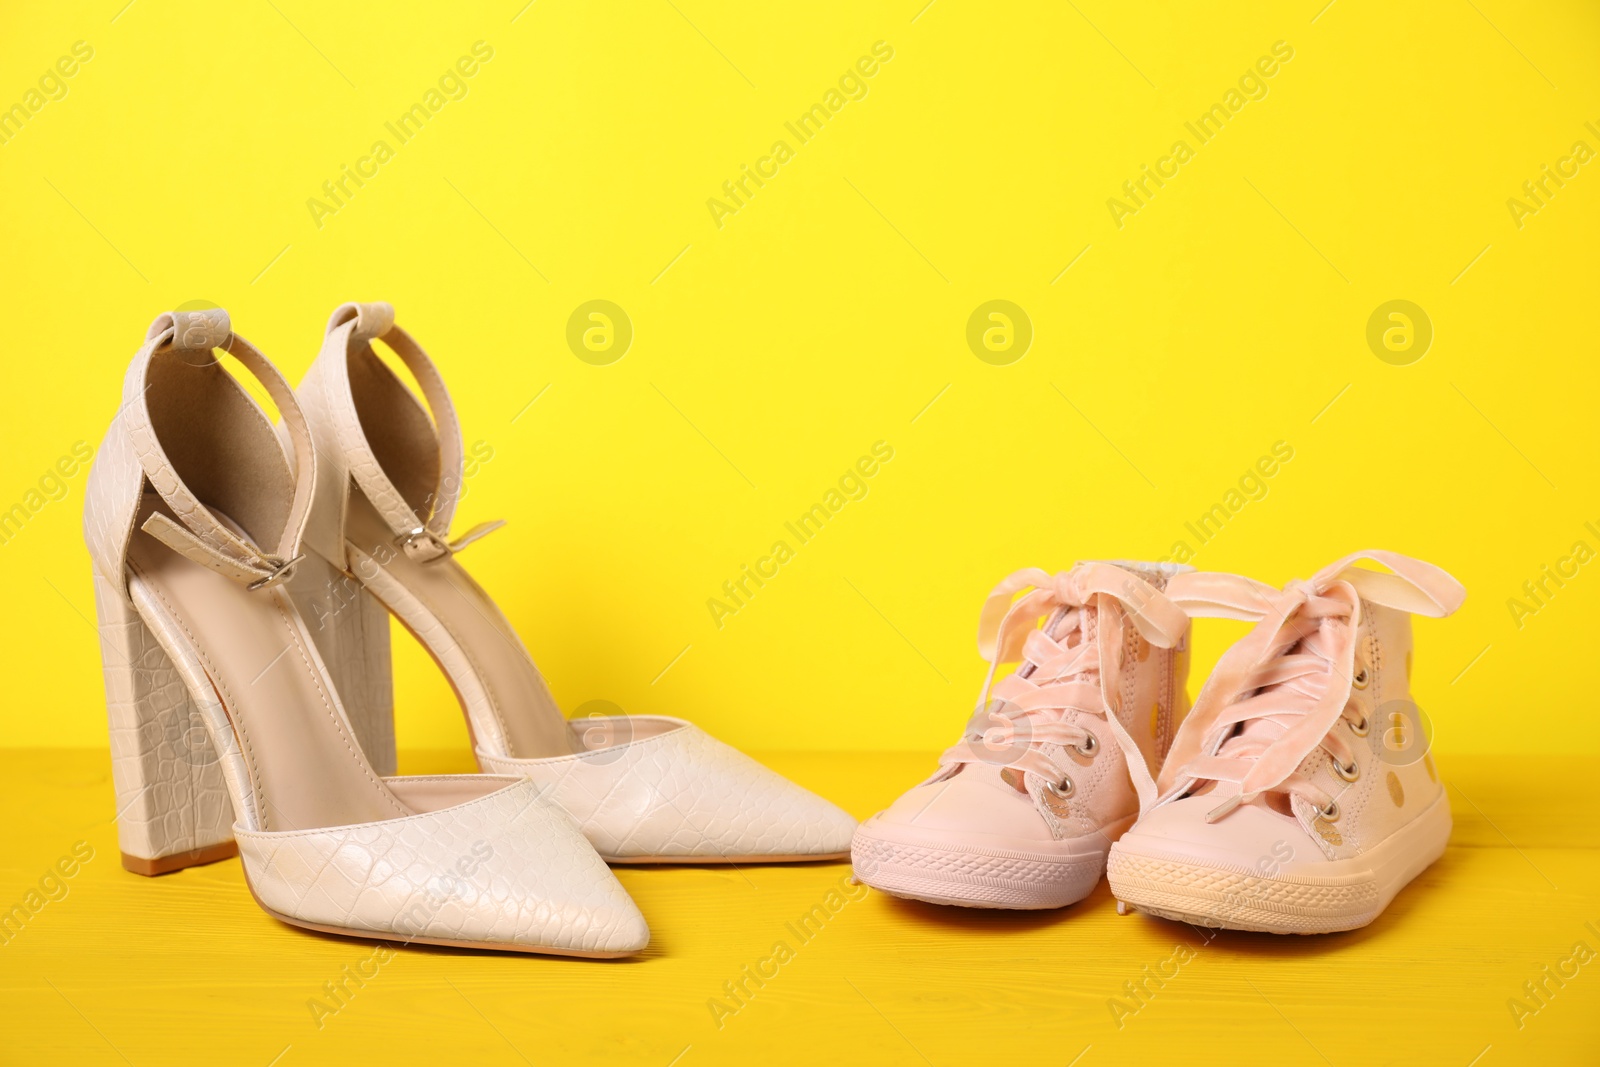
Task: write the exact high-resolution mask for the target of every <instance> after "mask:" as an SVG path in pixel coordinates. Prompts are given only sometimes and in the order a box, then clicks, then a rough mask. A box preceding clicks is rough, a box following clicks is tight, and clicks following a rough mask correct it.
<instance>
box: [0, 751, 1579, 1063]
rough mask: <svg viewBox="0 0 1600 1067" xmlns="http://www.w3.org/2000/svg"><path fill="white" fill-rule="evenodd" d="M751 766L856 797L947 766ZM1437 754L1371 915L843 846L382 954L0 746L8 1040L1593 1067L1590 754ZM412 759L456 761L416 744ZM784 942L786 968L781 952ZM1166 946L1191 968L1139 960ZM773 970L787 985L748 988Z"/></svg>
mask: <svg viewBox="0 0 1600 1067" xmlns="http://www.w3.org/2000/svg"><path fill="white" fill-rule="evenodd" d="M764 758H765V760H766V762H767V763H768V764H769V765H771V766H773V767H775V768H777V769H778V770H780V771H782V772H784V773H786V774H789V775H790V776H792V777H793V778H795V779H796V780H798V781H800V782H802V783H803V784H805V785H808V786H810V787H812V788H814V789H817V790H819V791H820V792H822V793H824V794H825V795H828V796H829V797H831V798H833V799H836V800H837V801H839V802H840V803H842V804H843V805H844V806H846V807H847V808H849V809H850V810H851V811H852V812H854V813H855V814H857V815H862V816H864V815H866V814H869V813H870V812H871V811H873V810H875V809H876V808H877V807H879V806H881V805H883V804H884V803H886V802H887V801H888V800H890V799H891V798H892V797H893V796H894V795H895V794H896V793H897V792H899V791H900V790H901V789H903V788H904V787H905V786H906V785H907V784H908V783H910V782H912V781H914V780H915V779H916V778H917V777H918V776H919V775H920V774H922V773H923V772H924V770H925V769H926V768H927V767H929V766H930V765H931V759H932V757H931V756H930V755H928V754H891V755H883V754H878V755H871V754H860V753H857V754H850V755H832V754H814V753H813V754H793V753H790V754H780V753H769V754H766V755H765V757H764ZM1440 764H1441V769H1442V771H1443V772H1444V774H1445V777H1446V781H1447V782H1448V784H1449V785H1450V795H1451V801H1452V804H1453V806H1454V811H1455V818H1456V829H1455V836H1454V838H1453V840H1452V842H1451V847H1450V850H1449V851H1448V852H1447V853H1446V855H1445V857H1444V858H1443V859H1442V860H1441V861H1440V862H1439V863H1438V864H1436V865H1435V866H1434V867H1433V868H1432V869H1431V870H1429V871H1428V872H1427V873H1426V874H1425V875H1423V876H1422V877H1421V878H1420V879H1419V880H1418V881H1417V882H1415V883H1413V884H1412V886H1411V887H1410V888H1409V889H1407V890H1406V891H1405V892H1404V893H1402V894H1401V896H1400V897H1399V898H1398V899H1397V900H1396V902H1395V903H1394V905H1393V906H1391V907H1390V908H1389V910H1388V911H1387V912H1386V913H1385V914H1384V915H1383V916H1382V917H1381V918H1380V919H1379V920H1378V921H1377V922H1376V923H1374V924H1373V925H1371V926H1370V927H1368V928H1367V929H1365V930H1361V931H1358V932H1355V933H1350V934H1342V935H1334V936H1329V937H1320V938H1288V937H1270V936H1267V935H1256V934H1235V933H1212V934H1211V935H1210V936H1209V939H1208V936H1207V935H1206V934H1204V933H1202V932H1200V931H1197V930H1195V929H1192V928H1190V927H1188V926H1184V925H1181V924H1175V923H1169V922H1164V921H1159V920H1153V919H1148V918H1145V917H1142V916H1130V917H1126V918H1120V917H1118V916H1117V914H1116V912H1115V909H1114V906H1113V901H1112V899H1111V896H1110V894H1109V892H1108V891H1107V890H1106V888H1105V886H1104V884H1103V883H1102V885H1101V887H1100V889H1099V890H1097V891H1096V892H1095V894H1094V895H1093V896H1091V897H1090V898H1089V899H1088V900H1086V901H1084V902H1083V903H1081V904H1079V905H1077V906H1075V907H1071V908H1067V909H1065V910H1062V911H1057V912H1044V913H1005V912H975V911H967V910H961V909H945V908H937V907H933V906H925V905H919V904H914V903H908V902H904V901H898V900H893V899H890V898H887V897H885V896H883V895H882V894H878V893H875V892H870V891H868V890H866V889H865V888H864V887H858V886H852V885H850V884H849V883H848V881H847V876H848V867H847V866H846V865H845V864H813V865H806V866H794V867H750V868H743V869H734V868H728V867H723V868H692V867H669V868H647V869H627V868H624V869H622V870H620V872H619V876H620V877H621V879H622V882H623V884H624V885H626V886H627V888H628V890H629V892H631V893H632V894H633V896H634V898H635V899H636V900H637V901H638V903H639V906H640V908H641V909H642V910H643V911H644V914H645V916H646V917H647V918H648V919H649V921H650V925H651V928H652V930H653V931H654V939H653V941H652V942H651V945H650V947H649V949H648V950H647V951H646V952H645V953H644V954H643V955H642V956H640V957H638V958H636V959H633V960H628V961H617V962H591V961H580V960H564V959H548V958H540V957H528V956H511V955H498V954H493V953H474V952H465V951H456V950H444V949H424V948H399V949H397V950H395V951H394V952H393V953H392V954H389V953H384V952H377V953H376V954H375V945H374V943H368V942H359V941H353V940H346V939H342V938H337V937H328V936H318V935H312V934H307V933H305V932H303V931H300V930H297V929H293V928H290V927H288V926H285V925H282V924H281V923H278V922H276V921H274V920H272V919H270V918H269V917H268V916H267V915H266V914H264V913H263V912H262V911H261V910H260V909H259V908H258V907H256V905H255V904H254V903H253V902H252V900H251V899H250V895H249V893H248V891H247V890H246V888H245V885H244V882H243V879H242V877H241V874H240V870H239V864H238V861H237V860H229V861H227V862H224V863H218V864H214V865H212V866H209V867H202V868H197V869H192V870H188V871H184V872H181V873H178V874H175V875H171V876H168V877H164V878H157V879H148V878H140V877H137V876H135V875H131V874H128V873H126V872H124V871H123V870H122V869H121V867H120V866H119V864H118V860H117V845H116V835H115V830H114V828H113V826H112V825H111V824H110V822H109V821H108V816H109V815H110V813H111V810H112V805H111V783H110V778H109V766H108V762H107V758H106V755H105V753H104V752H98V751H79V750H72V751H30V750H10V751H5V752H0V825H3V826H4V827H5V840H6V842H7V846H6V848H5V849H4V852H3V854H0V909H5V910H9V909H10V908H11V907H12V906H13V905H14V904H19V903H24V902H25V901H28V900H30V899H31V901H32V902H33V903H34V904H38V902H39V901H40V900H41V899H44V900H46V901H47V902H46V903H45V904H44V905H43V906H42V907H39V908H37V911H36V913H35V914H33V915H32V917H31V918H30V919H29V920H28V921H27V923H26V925H25V926H23V928H22V929H21V930H20V932H18V931H16V930H15V929H14V928H13V927H9V926H8V927H6V928H5V929H6V933H5V935H4V936H5V937H6V938H7V940H6V941H5V943H4V944H0V992H3V1001H4V1004H5V1008H4V1011H3V1013H0V1017H3V1023H0V1061H3V1062H5V1063H29V1064H33V1063H44V1062H61V1063H131V1064H137V1065H141V1067H142V1065H145V1064H160V1063H188V1062H206V1063H230V1064H232V1063H239V1064H255V1065H259V1067H266V1065H268V1064H274V1063H275V1064H281V1065H283V1067H296V1065H299V1064H310V1063H346V1064H349V1063H375V1062H382V1063H385V1064H399V1063H413V1062H416V1063H424V1062H427V1063H441V1062H443V1063H456V1064H470V1063H477V1062H484V1063H522V1062H526V1063H533V1064H547V1063H576V1062H589V1061H593V1062H615V1063H638V1064H649V1065H653V1067H668V1065H671V1064H679V1065H682V1067H698V1065H701V1064H713V1063H770V1062H783V1063H788V1062H819V1063H864V1062H871V1063H881V1064H923V1063H927V1064H937V1065H939V1067H944V1065H947V1064H948V1065H954V1064H968V1063H982V1064H1008V1065H1020V1064H1053V1065H1059V1067H1066V1065H1068V1064H1077V1065H1079V1067H1098V1065H1100V1064H1110V1063H1183V1064H1186V1065H1188V1064H1208V1063H1218V1064H1232V1065H1237V1064H1256V1063H1262V1062H1266V1061H1270V1062H1274V1063H1308V1064H1323V1063H1326V1064H1334V1065H1338V1067H1344V1065H1346V1064H1374V1063H1396V1064H1413V1063H1441V1064H1453V1065H1456V1067H1468V1065H1469V1064H1477V1065H1481V1067H1496V1065H1499V1064H1507V1063H1535V1062H1537V1063H1541V1064H1568V1063H1574V1064H1597V1063H1600V955H1594V954H1593V952H1591V950H1593V951H1594V952H1600V831H1597V829H1596V822H1595V818H1594V810H1595V808H1594V800H1595V798H1594V795H1593V790H1592V783H1591V778H1592V770H1591V769H1590V768H1589V767H1588V765H1587V762H1586V761H1584V760H1582V759H1577V758H1572V759H1566V758H1518V759H1513V760H1495V761H1491V760H1488V759H1485V758H1481V757H1480V758H1472V757H1454V758H1450V757H1444V758H1441V760H1440ZM402 769H403V770H407V771H411V772H418V771H436V770H467V769H469V768H468V767H467V766H466V764H465V756H464V755H461V754H455V753H450V754H438V753H410V754H408V756H406V757H403V761H402ZM79 842H84V843H85V844H83V845H79V844H78V843H79ZM75 847H76V848H77V850H78V853H79V855H80V856H82V855H87V854H88V852H89V850H90V849H91V848H92V850H93V855H92V858H90V859H88V860H87V862H82V863H79V864H77V865H76V872H75V874H74V875H73V876H72V877H71V878H69V879H61V880H60V882H59V883H56V882H48V881H47V884H46V886H45V888H46V889H48V890H50V891H51V894H52V895H53V897H54V899H51V898H50V897H49V896H46V895H45V894H44V893H43V892H41V893H40V895H39V896H35V897H32V898H30V897H29V893H30V891H31V890H37V889H39V888H40V882H41V879H43V878H44V877H45V875H46V873H47V872H48V871H50V870H52V869H53V868H54V865H55V863H56V861H57V860H58V859H61V858H62V857H65V856H71V855H72V854H73V851H74V848H75ZM67 866H68V867H69V868H73V867H74V864H72V863H69V864H68V865H67ZM819 908H820V909H821V910H816V909H819ZM807 915H810V916H812V918H811V920H810V922H809V923H806V924H802V919H803V918H804V917H805V916H807ZM779 942H782V943H783V944H784V946H785V948H786V951H784V952H782V953H779V954H778V955H779V956H780V957H781V960H782V962H780V963H778V964H776V965H775V964H773V963H771V962H766V961H769V960H772V959H773V957H774V947H775V945H776V944H777V943H779ZM1580 944H1581V945H1582V946H1583V947H1582V948H1579V947H1578V946H1579V945H1580ZM1180 946H1186V950H1185V951H1181V952H1180V951H1178V949H1179V947H1180ZM1191 954H1192V958H1189V957H1190V956H1191ZM1175 957H1176V958H1178V959H1180V960H1181V959H1187V962H1182V963H1181V966H1178V970H1177V974H1176V975H1175V976H1173V977H1170V978H1166V979H1162V980H1161V982H1160V984H1157V982H1154V981H1147V980H1146V976H1147V975H1149V974H1151V973H1155V972H1156V971H1157V965H1158V964H1159V965H1160V968H1159V970H1160V971H1164V972H1166V973H1169V974H1170V973H1171V971H1172V970H1173V968H1174V966H1175V964H1174V963H1173V962H1169V961H1171V960H1173V959H1174V958H1175ZM758 964H759V967H760V970H761V971H764V972H765V973H767V974H769V975H772V977H770V978H766V979H761V980H760V981H761V982H762V984H761V985H759V986H758V985H757V984H756V982H755V981H751V980H749V979H748V978H747V977H746V976H747V975H748V974H749V973H751V970H752V969H755V968H757V965H758ZM775 966H776V974H775V975H774V974H773V970H774V967H775ZM1591 972H1593V973H1591ZM363 975H365V977H363ZM352 976H354V977H352ZM330 983H332V985H331V986H330ZM730 983H732V984H734V985H735V986H736V985H737V984H739V983H742V984H743V987H744V989H745V990H748V991H749V993H748V994H745V993H740V994H739V996H738V998H737V999H735V998H734V997H732V996H730V994H729V988H730V986H729V984H730ZM1127 983H1133V984H1134V985H1135V986H1139V985H1142V987H1143V989H1144V990H1145V992H1144V993H1143V995H1142V996H1141V998H1140V999H1135V998H1134V997H1132V996H1130V994H1129V989H1128V985H1127ZM1525 983H1532V984H1533V988H1534V989H1535V990H1537V991H1539V992H1538V998H1537V999H1535V998H1534V997H1533V996H1532V995H1530V992H1529V987H1528V986H1527V985H1525ZM340 985H342V989H343V991H342V992H338V993H337V995H333V994H330V989H332V988H333V987H335V986H340ZM1541 986H1542V990H1541V989H1540V987H1541ZM1517 1003H1520V1004H1521V1005H1522V1008H1521V1009H1520V1010H1517V1009H1516V1008H1515V1005H1516V1004H1517ZM718 1005H720V1007H719V1006H718Z"/></svg>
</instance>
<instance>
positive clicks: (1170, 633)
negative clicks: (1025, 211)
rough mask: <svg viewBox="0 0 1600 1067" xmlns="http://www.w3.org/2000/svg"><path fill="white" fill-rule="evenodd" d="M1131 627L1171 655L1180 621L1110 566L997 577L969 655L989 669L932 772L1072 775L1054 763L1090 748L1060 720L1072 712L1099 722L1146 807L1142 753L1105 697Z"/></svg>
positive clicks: (1114, 682)
mask: <svg viewBox="0 0 1600 1067" xmlns="http://www.w3.org/2000/svg"><path fill="white" fill-rule="evenodd" d="M1023 591H1025V592H1024V595H1022V596H1021V597H1019V598H1017V599H1016V600H1015V601H1013V599H1012V598H1013V597H1014V596H1016V594H1017V593H1018V592H1023ZM1041 617H1042V618H1045V619H1046V623H1045V626H1044V628H1042V629H1041V628H1039V621H1040V619H1041ZM1130 623H1131V624H1132V625H1133V627H1134V628H1135V629H1137V630H1138V632H1139V634H1140V636H1142V637H1143V638H1144V639H1145V640H1146V641H1149V642H1150V643H1151V644H1152V645H1155V646H1157V647H1158V648H1171V647H1172V646H1173V645H1175V644H1177V643H1178V642H1179V641H1180V640H1182V638H1183V635H1184V632H1185V630H1186V628H1187V626H1188V619H1187V617H1186V616H1185V615H1184V612H1183V609H1181V608H1180V607H1178V605H1177V604H1175V603H1173V601H1172V600H1170V599H1169V598H1168V597H1167V596H1165V595H1163V594H1162V592H1161V591H1160V590H1158V589H1156V588H1155V587H1154V586H1152V585H1151V584H1149V583H1148V582H1146V581H1144V580H1143V579H1141V578H1139V577H1138V576H1137V575H1135V574H1133V573H1132V572H1130V571H1127V570H1124V569H1123V568H1121V567H1118V566H1115V565H1113V564H1109V563H1080V564H1078V565H1077V566H1075V567H1073V568H1072V570H1070V571H1065V572H1062V573H1059V574H1055V575H1051V574H1049V573H1048V572H1046V571H1044V570H1041V569H1039V568H1037V567H1030V568H1027V569H1024V570H1020V571H1017V572H1016V573H1014V574H1011V575H1009V576H1007V577H1006V578H1005V579H1003V580H1002V581H1001V582H1000V583H999V584H998V585H996V586H995V587H994V589H993V590H992V591H991V592H990V593H989V597H988V599H987V600H986V601H985V602H984V605H983V612H982V615H981V617H980V619H979V623H978V652H979V654H980V655H982V656H983V658H984V659H985V660H987V661H988V663H989V673H988V675H987V676H986V677H985V678H984V682H983V690H982V692H981V693H980V694H979V698H978V712H977V714H975V715H974V716H973V720H972V722H971V723H970V724H969V727H968V730H967V733H966V735H965V736H964V737H963V738H962V740H961V741H960V742H959V743H958V744H956V745H955V746H954V747H952V748H950V749H949V750H947V751H946V752H945V753H944V755H942V756H941V757H940V758H939V763H940V766H941V767H950V766H953V765H956V764H966V763H988V764H993V765H996V766H1001V767H1012V768H1015V769H1017V770H1019V771H1022V772H1024V773H1025V774H1033V775H1037V776H1039V777H1040V778H1042V779H1043V780H1044V781H1045V782H1047V783H1049V784H1051V785H1055V784H1057V783H1060V782H1062V781H1064V780H1066V779H1067V775H1068V774H1069V772H1070V771H1071V769H1072V768H1071V767H1070V766H1068V765H1064V764H1061V763H1058V762H1057V761H1056V759H1055V758H1054V755H1055V753H1061V752H1063V750H1065V749H1067V748H1076V749H1078V751H1079V752H1081V753H1083V754H1085V755H1088V754H1090V753H1092V752H1093V751H1094V749H1095V747H1096V746H1097V745H1098V740H1097V739H1096V738H1095V737H1094V735H1093V734H1091V733H1090V732H1089V731H1088V730H1087V729H1085V728H1084V727H1083V726H1081V725H1079V724H1078V723H1076V722H1074V721H1070V720H1068V719H1067V718H1066V714H1067V713H1068V712H1078V713H1080V714H1084V715H1092V716H1095V717H1096V718H1099V719H1103V720H1105V722H1106V725H1107V727H1108V728H1109V730H1110V732H1111V735H1112V737H1113V738H1115V739H1116V743H1117V746H1118V748H1120V749H1121V751H1122V754H1123V756H1124V757H1125V758H1126V761H1127V764H1128V772H1129V774H1130V775H1132V777H1133V782H1134V788H1135V789H1136V791H1137V792H1138V794H1139V798H1140V807H1141V809H1142V808H1143V807H1145V806H1146V805H1147V804H1149V803H1151V802H1153V801H1154V798H1155V795H1156V785H1155V780H1154V779H1153V778H1152V777H1151V775H1150V771H1149V768H1148V766H1147V765H1146V763H1145V756H1144V753H1143V752H1142V751H1141V750H1140V749H1139V746H1138V743H1137V742H1135V741H1134V739H1133V738H1132V737H1131V736H1129V734H1128V731H1127V730H1126V729H1125V728H1124V727H1123V725H1122V723H1121V721H1120V720H1119V719H1118V718H1117V714H1116V712H1117V709H1116V708H1115V707H1113V706H1112V704H1111V702H1110V700H1109V699H1108V697H1107V695H1106V694H1107V693H1111V692H1116V691H1117V690H1118V689H1119V688H1120V685H1119V682H1120V678H1121V668H1122V664H1121V662H1120V659H1121V653H1122V650H1123V648H1124V638H1125V635H1126V632H1127V631H1126V630H1125V627H1126V626H1127V625H1128V624H1130ZM1018 660H1021V661H1022V665H1021V666H1019V667H1018V668H1017V670H1016V671H1015V672H1013V673H1012V674H1010V675H1009V676H1007V677H1006V678H1004V679H1002V680H1001V681H1000V683H999V684H998V685H996V684H994V676H995V671H996V670H997V669H998V668H999V667H1000V665H1001V664H1004V663H1012V662H1016V661H1018ZM1052 749H1053V750H1054V751H1053V752H1052Z"/></svg>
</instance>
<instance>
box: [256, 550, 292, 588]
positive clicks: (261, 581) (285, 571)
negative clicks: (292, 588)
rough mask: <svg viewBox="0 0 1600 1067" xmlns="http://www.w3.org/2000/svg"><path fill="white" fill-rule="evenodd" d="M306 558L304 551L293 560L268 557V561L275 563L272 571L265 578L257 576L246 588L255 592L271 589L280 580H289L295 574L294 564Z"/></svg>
mask: <svg viewBox="0 0 1600 1067" xmlns="http://www.w3.org/2000/svg"><path fill="white" fill-rule="evenodd" d="M305 558H306V556H305V553H304V552H302V553H301V554H300V555H298V556H296V557H295V558H294V559H291V560H275V559H272V558H271V557H268V560H267V561H268V562H269V563H271V564H273V570H272V573H271V574H269V575H267V576H266V577H265V578H257V579H256V580H255V581H253V582H251V583H250V584H249V585H247V586H245V588H246V589H248V590H250V591H251V592H252V593H253V592H255V591H256V590H258V589H270V588H272V587H273V586H275V585H277V584H279V583H280V582H284V581H287V580H288V579H289V578H292V577H293V576H294V565H295V564H296V563H299V562H300V561H301V560H303V559H305Z"/></svg>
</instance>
